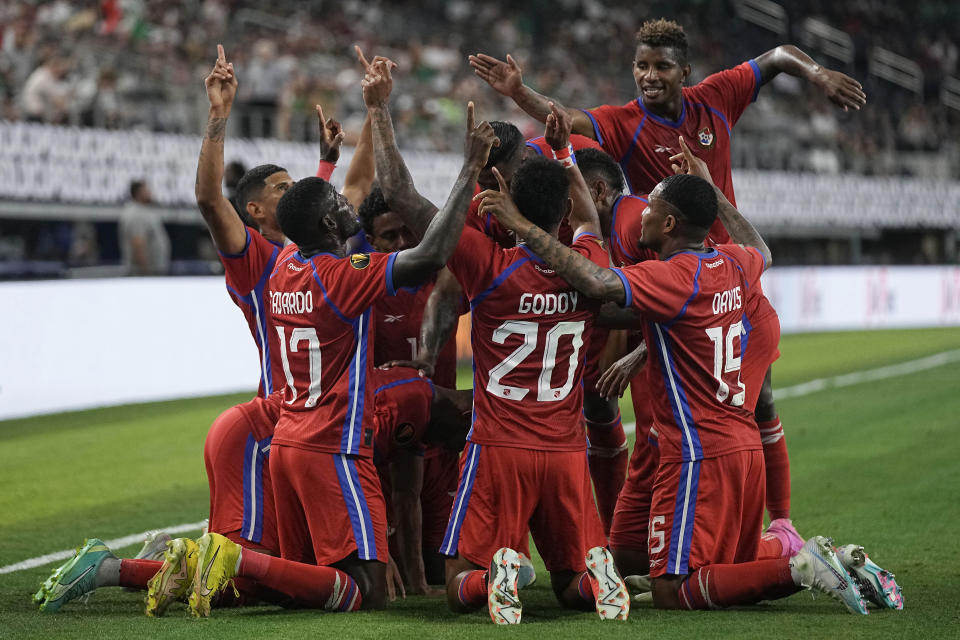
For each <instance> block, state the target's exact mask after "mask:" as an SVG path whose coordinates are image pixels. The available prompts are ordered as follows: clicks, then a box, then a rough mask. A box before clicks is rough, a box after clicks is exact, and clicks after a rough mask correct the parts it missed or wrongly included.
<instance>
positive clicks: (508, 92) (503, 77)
mask: <svg viewBox="0 0 960 640" xmlns="http://www.w3.org/2000/svg"><path fill="white" fill-rule="evenodd" d="M467 60H469V62H470V66H471V67H473V72H474V73H475V74H477V76H479V77H480V79H481V80H483V81H484V82H486V83H487V84H489V85H490V86H491V87H493V88H494V90H495V91H497V92H498V93H502V94H503V95H505V96H507V97H508V98H512V97H513V95H514V94H515V93H516V92H517V91H519V90H520V87H522V86H523V73H522V72H521V70H520V65H518V64H517V61H516V60H514V59H513V56H511V55H510V54H507V60H506V62H504V61H503V60H497V59H496V58H494V57H493V56H488V55H487V54H485V53H478V54H477V55H475V56H468V58H467Z"/></svg>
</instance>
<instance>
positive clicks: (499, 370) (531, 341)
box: [447, 229, 607, 451]
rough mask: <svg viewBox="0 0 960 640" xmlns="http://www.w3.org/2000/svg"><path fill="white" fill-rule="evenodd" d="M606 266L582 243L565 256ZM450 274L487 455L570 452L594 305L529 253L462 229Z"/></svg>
mask: <svg viewBox="0 0 960 640" xmlns="http://www.w3.org/2000/svg"><path fill="white" fill-rule="evenodd" d="M571 248H572V249H573V250H574V251H576V252H577V253H579V254H581V255H584V256H586V257H587V258H589V259H590V260H591V261H593V262H594V263H595V264H597V265H600V266H606V265H607V254H606V251H604V249H603V246H602V243H601V242H600V240H598V239H597V238H596V237H594V236H593V235H592V234H582V235H581V236H579V237H578V238H577V239H576V240H575V241H574V243H573V245H572V246H571ZM447 267H448V268H449V269H450V271H451V272H453V275H454V276H455V277H456V278H457V280H458V281H459V282H460V286H461V287H463V292H464V294H465V295H466V296H467V297H468V298H469V299H470V308H471V320H472V327H471V343H472V345H473V365H474V366H473V369H474V378H473V389H474V392H473V407H474V412H473V427H472V429H471V430H470V434H469V435H468V437H467V439H468V440H469V441H470V442H474V443H477V444H483V445H487V444H490V445H502V446H509V447H518V448H521V449H538V450H555V451H575V450H582V449H584V448H585V447H586V435H585V433H584V428H583V388H582V385H581V379H582V376H583V363H584V361H585V359H586V351H587V349H586V345H585V342H586V340H587V339H588V337H589V335H590V330H591V329H592V327H593V322H594V318H595V317H596V313H597V311H598V310H599V304H598V303H597V302H596V301H594V300H589V299H588V298H587V297H586V296H584V295H583V294H581V293H580V292H578V291H576V290H575V289H574V288H573V287H571V286H570V285H569V284H567V283H566V281H564V280H563V279H562V278H561V277H560V276H558V275H557V274H556V273H555V272H554V271H553V270H552V269H550V268H548V267H547V266H546V265H545V264H544V263H543V262H542V261H541V260H540V259H539V258H537V257H536V256H535V255H534V254H533V253H532V252H531V251H530V250H529V249H527V247H525V246H519V247H514V248H513V249H502V248H500V247H498V246H497V245H496V243H494V242H493V241H492V240H490V239H489V238H487V237H485V236H484V235H483V234H481V233H479V232H478V231H476V230H474V229H464V231H463V235H462V236H461V237H460V243H459V244H458V245H457V249H456V251H455V252H454V254H453V257H452V258H451V259H450V261H449V262H448V263H447Z"/></svg>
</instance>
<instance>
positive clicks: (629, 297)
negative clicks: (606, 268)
mask: <svg viewBox="0 0 960 640" xmlns="http://www.w3.org/2000/svg"><path fill="white" fill-rule="evenodd" d="M610 271H613V273H614V275H616V276H617V277H618V278H620V282H622V283H623V307H624V308H627V307H630V306H632V305H633V289H631V288H630V283H629V282H627V276H625V275H623V272H622V271H620V269H618V268H617V267H614V268H612V269H610Z"/></svg>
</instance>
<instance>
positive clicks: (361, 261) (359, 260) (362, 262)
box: [350, 253, 370, 269]
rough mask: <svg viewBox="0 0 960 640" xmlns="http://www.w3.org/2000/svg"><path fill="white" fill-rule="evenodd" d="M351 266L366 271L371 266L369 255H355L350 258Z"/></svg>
mask: <svg viewBox="0 0 960 640" xmlns="http://www.w3.org/2000/svg"><path fill="white" fill-rule="evenodd" d="M350 266H351V267H353V268H354V269H366V268H367V267H369V266H370V254H369V253H355V254H353V255H352V256H350Z"/></svg>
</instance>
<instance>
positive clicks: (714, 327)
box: [484, 175, 902, 614]
mask: <svg viewBox="0 0 960 640" xmlns="http://www.w3.org/2000/svg"><path fill="white" fill-rule="evenodd" d="M488 200H489V204H486V205H485V206H484V209H485V210H488V211H490V212H492V213H493V214H494V215H496V216H497V218H498V219H499V220H500V222H501V223H502V224H503V225H504V226H506V227H507V228H508V229H512V230H513V231H515V232H516V233H517V235H518V237H520V238H522V239H523V240H525V241H526V243H527V247H528V248H529V249H530V250H531V251H532V252H534V253H536V254H537V255H538V256H540V257H541V258H542V259H543V260H544V261H545V262H546V265H547V266H548V267H551V268H553V269H555V270H556V272H557V273H558V274H559V275H560V276H562V277H563V278H564V279H565V280H567V281H568V282H569V283H570V284H571V285H573V286H574V287H576V288H577V289H578V290H580V291H581V292H582V293H583V294H585V295H587V296H590V297H591V298H596V299H600V300H604V301H612V302H616V303H618V304H620V305H621V306H624V307H632V308H633V309H634V310H635V311H637V312H639V313H640V314H641V315H642V319H643V322H642V323H641V322H640V320H639V319H638V320H637V321H636V322H637V323H639V324H641V325H642V327H643V332H644V338H645V340H646V342H647V344H648V345H651V347H650V354H651V355H650V357H651V358H654V364H655V365H656V366H654V368H653V371H654V372H656V373H655V374H654V375H651V377H650V381H651V384H652V385H654V389H653V393H652V394H651V397H652V398H653V399H654V405H653V412H654V421H655V423H656V425H657V431H658V432H659V444H660V462H659V468H658V470H657V475H656V480H655V483H654V490H653V496H652V505H651V508H650V536H649V557H650V567H651V577H652V587H653V602H654V605H655V606H656V607H658V608H664V609H712V608H717V607H727V606H734V605H740V604H750V603H755V602H758V601H760V600H772V599H776V598H781V597H784V596H787V595H790V594H792V593H795V592H796V591H799V590H800V589H802V588H812V589H816V590H818V591H821V592H824V593H827V594H829V595H830V596H832V597H834V598H836V599H838V600H839V601H841V602H842V603H843V604H844V605H845V606H846V607H847V609H849V610H850V611H851V612H854V613H864V614H865V613H867V609H866V605H865V603H864V600H863V597H862V593H861V590H860V589H859V587H858V583H861V580H863V579H864V578H866V581H867V582H871V583H872V582H874V579H875V581H876V583H877V584H878V586H879V592H880V594H881V595H880V597H879V598H878V601H879V603H881V604H883V605H884V606H889V607H891V608H899V605H900V604H901V603H902V600H900V598H899V593H898V589H897V588H896V585H895V583H893V581H892V576H891V575H890V574H886V575H887V578H889V582H887V584H886V585H885V584H884V579H883V578H882V577H881V576H880V575H874V574H875V573H877V570H872V568H871V569H866V570H864V567H865V559H863V558H862V557H861V558H856V557H854V556H855V554H853V553H850V552H849V551H847V549H846V548H844V550H842V552H841V553H840V555H839V557H838V554H837V553H836V552H835V551H834V549H833V547H832V545H831V542H830V541H829V540H828V539H827V538H824V537H820V536H817V537H814V538H811V539H809V540H808V541H807V542H806V544H805V545H804V546H803V547H802V548H801V550H800V551H799V552H798V553H797V554H796V555H794V556H793V557H788V558H773V559H764V560H758V559H757V557H758V546H759V537H760V531H761V525H762V517H763V504H764V491H763V489H762V487H763V486H764V476H763V469H764V467H763V457H762V445H761V442H760V437H759V432H758V431H757V429H756V427H755V426H754V423H753V419H752V416H751V415H750V412H749V411H748V410H747V409H746V408H745V407H744V402H743V400H744V396H745V393H744V389H743V386H742V383H741V377H740V371H739V370H740V368H741V367H749V366H753V365H752V363H751V361H750V359H749V353H743V352H742V351H741V343H740V333H741V331H742V327H741V324H742V317H743V311H742V300H743V299H744V297H745V291H746V289H747V287H749V286H750V285H752V284H755V283H756V282H757V281H758V280H759V277H760V274H761V273H762V272H763V271H764V270H765V269H766V267H767V266H769V264H770V261H771V256H770V252H769V249H768V248H767V246H766V244H765V243H764V242H763V240H762V238H761V237H760V235H759V234H758V233H757V232H756V230H754V229H753V227H752V226H750V224H749V223H748V222H747V221H746V220H744V219H743V217H742V216H741V215H740V214H739V212H737V211H736V209H735V208H733V206H732V205H730V204H729V202H728V201H727V200H726V199H725V198H722V197H720V196H718V195H717V194H716V193H715V189H714V187H713V186H711V185H710V184H709V183H708V182H706V181H705V180H703V179H701V178H699V177H696V176H693V175H676V176H671V177H669V178H667V179H665V180H664V181H663V182H661V183H660V184H659V185H658V186H657V187H656V188H655V189H654V190H653V192H652V193H651V194H650V199H649V206H648V207H647V209H646V210H645V211H644V213H643V232H642V237H641V242H642V243H643V245H645V246H646V247H648V248H650V249H653V250H654V251H656V252H657V253H658V254H659V256H660V260H648V261H646V262H643V263H640V264H636V265H632V266H628V267H625V268H623V269H603V268H601V267H599V266H597V265H596V264H594V263H593V262H591V261H590V260H587V259H585V258H584V257H583V256H581V255H578V254H577V253H576V252H574V251H571V250H570V249H568V248H566V247H564V246H563V245H562V244H560V243H559V242H557V240H556V239H555V238H554V237H553V236H552V235H551V234H549V233H546V232H544V231H543V230H542V229H541V228H539V227H538V226H537V225H536V224H534V223H533V222H531V221H529V220H526V219H525V218H524V217H523V215H522V214H521V213H520V211H519V209H518V208H517V206H516V205H515V204H514V203H513V201H512V200H511V199H510V197H509V196H508V195H507V194H492V195H491V196H488ZM718 207H720V208H723V210H724V213H725V216H726V219H725V223H726V226H727V228H728V229H731V235H737V236H738V237H740V238H741V239H742V240H741V241H742V242H743V244H742V245H729V244H728V245H720V246H718V247H715V248H712V249H709V250H708V249H706V248H705V247H704V239H705V237H706V235H707V230H708V229H709V228H710V226H711V225H712V224H713V222H714V220H715V219H716V217H717V211H718ZM744 245H746V246H744ZM758 487H760V488H761V489H760V490H759V491H758V490H757V488H758ZM707 523H709V526H708V525H707ZM853 549H859V554H856V555H861V554H862V549H861V548H859V547H853ZM858 565H859V566H858ZM874 566H875V565H874ZM877 569H879V568H877ZM871 571H873V573H871ZM848 572H850V573H852V574H855V576H854V577H851V575H849V574H848ZM871 576H873V577H872V578H871Z"/></svg>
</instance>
